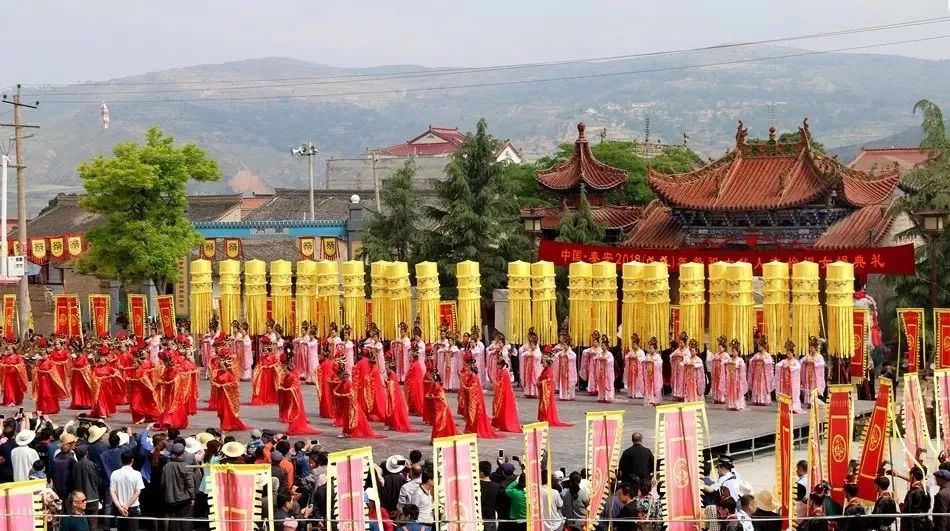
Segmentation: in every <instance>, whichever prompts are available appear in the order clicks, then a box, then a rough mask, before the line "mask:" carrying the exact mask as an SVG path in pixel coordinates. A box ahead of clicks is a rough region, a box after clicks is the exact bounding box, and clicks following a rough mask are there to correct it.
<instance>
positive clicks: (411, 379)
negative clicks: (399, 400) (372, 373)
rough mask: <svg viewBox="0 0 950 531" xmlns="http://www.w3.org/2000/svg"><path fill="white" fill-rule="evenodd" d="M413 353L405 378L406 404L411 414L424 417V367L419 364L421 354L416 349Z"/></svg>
mask: <svg viewBox="0 0 950 531" xmlns="http://www.w3.org/2000/svg"><path fill="white" fill-rule="evenodd" d="M411 353H412V355H411V359H412V361H411V362H410V363H409V368H408V369H407V370H406V375H405V377H404V380H405V382H406V383H405V384H404V385H405V391H406V404H407V406H408V409H409V413H410V414H412V415H418V416H423V415H425V410H426V406H425V389H423V386H422V378H423V365H422V363H420V362H419V353H418V352H417V351H416V350H415V349H413V350H411ZM387 381H388V380H387Z"/></svg>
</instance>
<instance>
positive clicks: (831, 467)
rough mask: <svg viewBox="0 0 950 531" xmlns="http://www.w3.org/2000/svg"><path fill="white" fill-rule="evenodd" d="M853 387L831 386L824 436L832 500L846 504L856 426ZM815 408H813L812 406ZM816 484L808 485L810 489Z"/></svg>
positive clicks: (829, 388)
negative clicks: (845, 483)
mask: <svg viewBox="0 0 950 531" xmlns="http://www.w3.org/2000/svg"><path fill="white" fill-rule="evenodd" d="M853 393H854V386H853V385H851V384H835V385H829V386H828V435H827V437H826V438H825V451H826V452H827V459H826V460H827V462H828V483H830V484H831V499H833V500H834V501H835V502H837V503H839V504H843V503H844V491H842V490H841V486H842V485H844V481H845V478H847V477H848V461H850V460H851V438H852V431H853V430H854V427H853V424H852V422H853V418H854V415H853V413H852V400H853V399H854V397H853ZM812 409H814V408H812ZM814 487H815V484H811V485H809V486H808V490H809V491H811V489H813V488H814Z"/></svg>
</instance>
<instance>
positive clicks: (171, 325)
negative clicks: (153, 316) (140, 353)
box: [155, 295, 175, 337]
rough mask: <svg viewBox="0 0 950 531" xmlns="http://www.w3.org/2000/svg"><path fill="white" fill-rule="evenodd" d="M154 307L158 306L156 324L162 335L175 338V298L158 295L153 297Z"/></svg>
mask: <svg viewBox="0 0 950 531" xmlns="http://www.w3.org/2000/svg"><path fill="white" fill-rule="evenodd" d="M155 305H156V306H158V323H159V326H161V330H162V335H164V336H165V337H175V296H174V295H159V296H158V297H155Z"/></svg>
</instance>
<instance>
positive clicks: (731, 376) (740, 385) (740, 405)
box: [722, 339, 749, 411]
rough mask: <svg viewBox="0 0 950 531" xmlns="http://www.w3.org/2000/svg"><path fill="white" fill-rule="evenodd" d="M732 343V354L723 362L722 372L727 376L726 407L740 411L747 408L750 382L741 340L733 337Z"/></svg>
mask: <svg viewBox="0 0 950 531" xmlns="http://www.w3.org/2000/svg"><path fill="white" fill-rule="evenodd" d="M732 343H733V348H732V356H730V357H729V358H728V359H727V360H726V361H725V362H722V373H723V376H724V377H725V378H724V382H725V391H726V407H727V408H729V410H730V411H739V410H742V409H745V394H746V392H747V391H748V390H749V383H748V379H747V378H746V374H745V361H744V360H743V359H742V356H740V355H739V341H737V340H735V339H733V340H732ZM727 355H728V354H727Z"/></svg>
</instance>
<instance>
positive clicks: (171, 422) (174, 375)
mask: <svg viewBox="0 0 950 531" xmlns="http://www.w3.org/2000/svg"><path fill="white" fill-rule="evenodd" d="M159 385H160V391H159V395H160V396H161V397H162V398H161V400H160V403H161V404H162V407H163V410H162V415H161V418H160V419H159V423H160V424H161V425H163V426H165V427H168V428H177V429H179V430H183V429H186V428H188V400H189V399H190V396H191V375H190V374H189V373H188V371H187V370H185V369H184V368H183V367H180V366H178V365H176V364H175V363H174V360H173V359H172V358H171V357H168V358H166V359H165V374H164V375H163V376H162V380H161V383H160V384H159Z"/></svg>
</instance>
